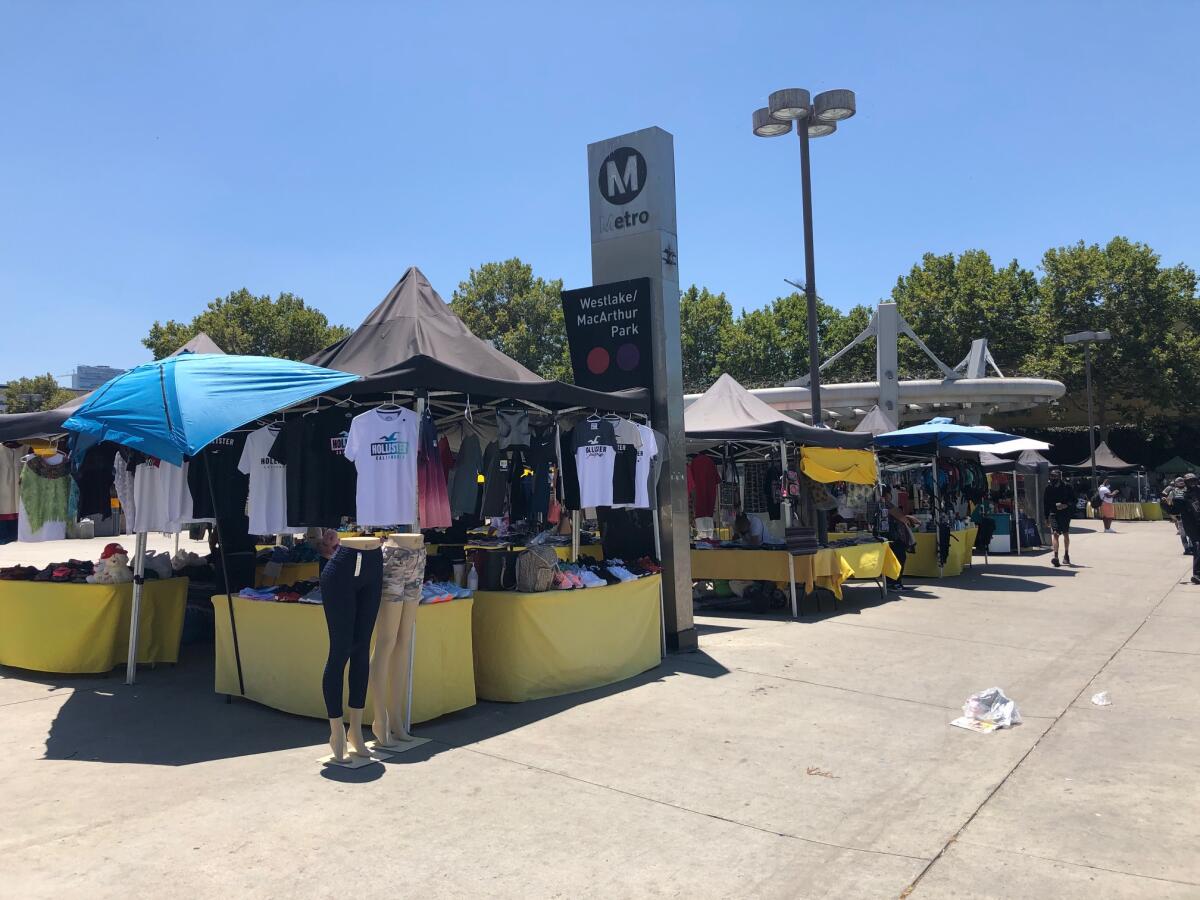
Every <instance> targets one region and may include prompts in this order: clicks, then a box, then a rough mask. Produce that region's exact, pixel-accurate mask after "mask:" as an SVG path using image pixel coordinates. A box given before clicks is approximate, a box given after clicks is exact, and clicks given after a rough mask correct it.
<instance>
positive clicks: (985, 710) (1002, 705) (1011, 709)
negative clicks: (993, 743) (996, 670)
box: [962, 687, 1021, 728]
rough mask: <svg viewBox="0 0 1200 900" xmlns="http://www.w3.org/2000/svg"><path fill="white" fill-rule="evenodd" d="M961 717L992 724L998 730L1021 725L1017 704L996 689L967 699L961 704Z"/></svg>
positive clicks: (990, 689)
mask: <svg viewBox="0 0 1200 900" xmlns="http://www.w3.org/2000/svg"><path fill="white" fill-rule="evenodd" d="M962 710H963V715H964V716H966V717H967V718H968V719H974V720H976V721H977V722H992V723H993V724H995V725H996V726H997V727H998V728H1010V727H1012V726H1013V725H1020V724H1021V711H1020V710H1019V709H1017V704H1016V702H1014V701H1013V700H1012V699H1011V698H1009V697H1008V696H1007V695H1006V694H1005V693H1004V691H1002V690H1000V688H998V687H994V688H988V689H987V690H986V691H979V692H978V693H976V694H972V695H971V696H970V697H968V698H967V702H966V703H964V704H963V708H962Z"/></svg>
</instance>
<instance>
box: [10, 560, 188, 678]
mask: <svg viewBox="0 0 1200 900" xmlns="http://www.w3.org/2000/svg"><path fill="white" fill-rule="evenodd" d="M187 589H188V580H187V579H186V578H168V579H165V580H163V581H147V582H146V585H145V589H144V590H143V591H142V611H141V616H140V623H139V631H138V660H137V661H138V662H139V663H148V664H152V663H160V662H162V663H173V662H177V661H178V659H179V639H180V637H181V636H182V634H183V613H184V607H185V606H186V605H187ZM132 609H133V585H132V584H56V583H53V582H43V581H0V665H5V666H15V667H17V668H20V669H31V670H33V671H35V672H54V673H62V674H96V673H102V672H108V671H109V670H111V669H112V668H113V667H114V666H116V665H118V664H121V663H125V662H126V661H127V660H128V658H129V618H130V615H131V611H132Z"/></svg>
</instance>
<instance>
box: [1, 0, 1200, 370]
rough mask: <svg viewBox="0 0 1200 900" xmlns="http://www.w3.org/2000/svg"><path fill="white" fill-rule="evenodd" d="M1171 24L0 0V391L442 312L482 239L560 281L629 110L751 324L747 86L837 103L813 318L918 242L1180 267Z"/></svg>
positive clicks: (584, 231)
mask: <svg viewBox="0 0 1200 900" xmlns="http://www.w3.org/2000/svg"><path fill="white" fill-rule="evenodd" d="M1197 34H1200V6H1197V5H1196V4H1192V3H1189V2H1185V0H1179V2H1175V3H1146V4H1129V3H1104V2H1080V3H1066V2H1061V3H1060V2H1055V3H1044V2H1036V3H1035V2H1022V3H1013V2H1009V3H993V4H981V3H964V2H961V0H955V2H944V3H905V4H896V3H883V2H876V3H864V4H851V3H844V2H842V3H836V4H834V3H827V4H819V5H818V4H799V3H795V2H792V3H788V2H780V3H771V4H767V3H762V4H752V3H728V4H705V3H695V2H687V3H657V2H656V3H648V2H637V3H626V2H605V3H592V4H587V5H584V4H575V3H562V2H559V3H547V4H531V3H504V4H501V3H494V2H491V3H486V4H484V3H481V4H453V3H439V4H416V3H404V4H401V3H369V2H355V3H332V2H330V3H309V2H288V3H283V2H277V3H268V2H261V3H257V2H256V3H244V2H206V3H199V4H182V3H152V2H144V3H121V2H105V3H89V2H81V0H80V2H61V3H19V2H17V0H0V110H3V118H0V309H2V310H3V323H4V327H3V330H2V331H0V335H2V337H0V348H2V351H3V352H2V355H0V378H7V377H14V376H19V375H25V374H33V373H37V372H45V371H47V370H49V371H51V372H53V373H54V374H56V375H65V374H66V373H68V372H69V371H70V370H71V369H72V368H73V367H74V366H75V365H76V364H79V363H88V364H108V365H116V366H129V365H133V364H135V363H138V362H141V361H144V360H146V359H148V358H149V355H148V353H147V351H146V350H145V349H144V348H142V346H141V345H140V343H139V340H140V338H141V337H142V336H144V335H145V333H146V330H147V328H148V327H149V325H150V323H151V322H152V321H153V320H154V319H155V318H162V319H166V318H178V319H184V320H186V319H190V318H191V317H192V316H193V315H194V314H195V313H197V312H199V311H200V310H201V308H202V307H203V306H204V304H205V303H206V302H207V301H208V300H209V299H211V298H213V297H215V296H218V295H223V294H225V293H228V292H229V291H230V290H233V289H236V288H240V287H242V286H246V287H248V288H250V289H251V290H252V291H254V292H256V293H264V292H270V293H276V292H279V291H284V290H287V291H293V292H295V293H298V294H300V295H301V296H303V297H304V298H305V299H306V300H308V301H309V302H310V303H312V304H314V305H316V306H317V307H319V308H320V309H322V310H324V311H325V312H326V313H328V314H329V315H330V317H331V319H332V320H334V321H336V322H341V323H346V324H352V325H353V324H357V322H358V321H359V320H360V319H361V317H362V316H363V314H364V313H365V312H366V311H367V310H369V309H370V308H371V306H373V305H374V304H375V303H376V302H377V300H378V299H379V298H380V297H381V296H382V295H383V294H384V293H386V291H387V290H388V289H389V288H390V287H391V285H392V284H393V283H394V282H395V280H396V279H397V278H398V277H399V276H400V275H401V274H402V273H403V271H404V269H405V267H407V266H409V265H411V264H416V265H419V266H420V267H421V268H422V269H423V270H424V271H425V273H426V274H427V275H428V276H429V277H430V279H431V280H432V281H433V283H434V285H435V286H436V287H437V288H438V289H439V290H440V292H441V293H442V295H443V296H444V297H446V298H447V299H449V296H450V294H451V292H452V291H453V289H454V287H455V286H456V285H457V283H458V282H459V280H461V279H462V278H463V277H464V276H465V275H466V274H467V272H468V270H469V269H470V268H471V267H472V266H473V265H478V264H479V263H481V262H484V261H488V260H495V259H502V258H506V257H509V256H514V255H516V256H520V257H521V258H522V259H524V260H526V261H527V262H530V263H532V264H533V266H534V268H535V271H536V272H537V273H538V274H541V275H544V276H546V277H562V278H563V279H564V280H565V282H566V284H567V286H568V287H578V286H584V285H586V284H588V283H589V282H590V262H589V259H590V257H589V253H590V250H589V237H588V218H587V193H586V177H587V175H586V145H587V144H588V143H589V142H590V141H594V140H598V139H601V138H605V137H610V136H613V135H616V134H619V133H622V132H625V131H631V130H634V129H637V128H641V127H645V126H648V125H659V126H661V127H663V128H665V129H666V130H667V131H670V132H671V133H672V134H674V136H675V153H676V167H677V176H676V178H677V189H678V200H679V250H680V253H679V260H680V262H679V269H680V273H681V278H682V281H683V283H684V284H685V285H686V284H689V283H691V282H696V283H698V284H702V285H707V286H709V287H710V288H712V289H714V290H723V291H725V292H727V294H728V296H729V297H730V299H731V300H732V301H733V302H734V304H735V307H738V308H741V307H747V308H749V307H755V306H760V305H762V304H763V303H765V302H768V301H769V300H770V299H772V298H773V297H774V296H776V295H777V294H780V293H783V292H785V290H786V289H785V285H784V284H783V282H782V279H783V278H784V277H785V276H791V277H800V276H801V274H802V272H803V260H802V255H801V245H800V240H799V235H800V218H799V176H798V169H799V167H798V155H797V148H796V143H795V139H794V138H777V139H774V140H762V139H759V138H755V137H753V136H752V134H751V132H750V112H751V110H753V109H754V108H755V107H756V106H760V105H765V99H766V95H767V94H768V92H770V91H771V90H773V89H775V88H778V87H790V86H799V87H809V88H810V89H812V90H813V91H814V92H815V91H817V90H822V89H825V88H830V87H849V88H852V89H854V90H855V91H856V92H857V94H858V105H859V114H858V116H857V117H856V118H854V119H852V120H850V121H849V122H848V123H846V125H845V127H844V128H843V129H842V130H841V131H839V132H838V133H837V134H836V135H834V136H833V137H831V138H826V139H823V140H822V141H820V142H817V143H816V144H814V152H813V167H814V180H815V188H814V202H815V216H814V218H815V220H816V235H817V238H816V247H817V285H818V288H819V290H820V293H821V294H822V296H824V297H825V298H826V299H828V300H829V301H830V302H833V303H835V304H836V305H839V306H842V307H847V306H850V305H853V304H854V303H858V302H872V301H875V300H877V299H879V298H880V297H882V296H885V295H886V294H887V293H888V291H889V290H890V288H891V287H892V285H893V284H894V282H895V280H896V277H897V276H898V275H900V274H901V273H903V272H905V271H907V270H908V269H909V267H910V266H912V264H913V263H914V262H915V261H917V260H918V259H919V257H920V255H921V254H922V253H923V252H925V251H929V250H931V251H935V252H946V251H961V250H963V249H966V248H970V247H981V248H984V249H986V250H988V251H989V252H990V253H991V254H992V255H993V257H995V258H997V259H999V260H1008V259H1011V258H1013V257H1016V258H1017V259H1019V260H1020V261H1021V262H1022V263H1023V264H1025V265H1028V266H1032V265H1035V264H1036V263H1037V261H1038V258H1039V257H1040V254H1041V252H1042V251H1043V250H1044V249H1045V248H1046V247H1049V246H1055V245H1060V244H1064V243H1069V242H1073V241H1076V240H1079V239H1081V238H1082V239H1084V240H1088V241H1104V240H1107V239H1108V238H1109V237H1111V236H1112V235H1114V234H1118V233H1120V234H1125V235H1128V236H1130V237H1131V238H1134V239H1137V240H1142V241H1145V242H1147V243H1149V244H1151V245H1152V246H1153V247H1155V248H1156V249H1157V250H1159V251H1160V252H1161V253H1162V254H1163V257H1164V259H1165V260H1166V261H1167V262H1170V263H1174V262H1179V261H1183V262H1187V263H1188V264H1190V265H1193V266H1196V265H1200V240H1197V229H1196V226H1195V222H1196V218H1197V211H1198V210H1200V177H1198V176H1197V163H1198V161H1200V150H1198V147H1197V143H1198V141H1197V137H1198V133H1200V126H1198V125H1197V117H1196V101H1197V87H1198V86H1200V77H1198V76H1197V74H1196V72H1197V66H1196V60H1195V53H1196V49H1195V48H1196V40H1197Z"/></svg>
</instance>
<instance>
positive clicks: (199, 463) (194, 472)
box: [188, 431, 250, 519]
mask: <svg viewBox="0 0 1200 900" xmlns="http://www.w3.org/2000/svg"><path fill="white" fill-rule="evenodd" d="M246 434H247V433H246V432H245V431H235V432H233V433H232V434H226V435H222V436H221V437H219V438H216V439H215V440H214V441H213V442H212V443H211V444H209V445H208V446H207V447H205V448H204V449H203V450H201V451H200V453H199V454H198V455H197V456H195V457H194V458H193V459H192V460H191V462H189V463H188V490H190V491H191V494H192V514H193V515H195V517H196V518H197V519H215V518H216V517H217V511H216V510H214V509H213V504H212V495H211V494H210V493H209V490H208V481H207V479H206V477H205V476H206V474H207V473H208V472H210V471H211V473H212V483H213V491H214V492H215V493H216V495H217V506H218V507H220V512H221V518H222V519H233V518H237V517H239V516H245V515H246V495H247V494H248V493H249V492H250V476H248V475H243V474H242V473H241V472H239V471H238V461H239V460H241V458H242V449H243V448H244V447H245V446H246Z"/></svg>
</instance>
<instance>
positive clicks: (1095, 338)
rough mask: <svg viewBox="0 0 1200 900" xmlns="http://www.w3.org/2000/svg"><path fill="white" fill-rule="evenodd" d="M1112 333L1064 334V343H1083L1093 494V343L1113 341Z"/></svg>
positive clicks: (1095, 485)
mask: <svg viewBox="0 0 1200 900" xmlns="http://www.w3.org/2000/svg"><path fill="white" fill-rule="evenodd" d="M1111 340H1112V334H1111V333H1109V332H1107V331H1077V332H1075V333H1074V334H1066V335H1063V343H1064V344H1083V370H1084V379H1085V383H1086V384H1087V416H1088V453H1089V459H1090V460H1091V466H1092V495H1093V496H1095V494H1096V491H1097V490H1098V489H1099V478H1098V477H1097V475H1096V429H1095V425H1094V422H1093V419H1092V344H1099V343H1103V342H1105V341H1111Z"/></svg>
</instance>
